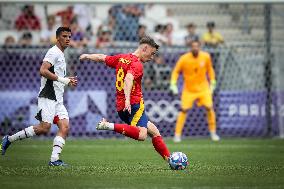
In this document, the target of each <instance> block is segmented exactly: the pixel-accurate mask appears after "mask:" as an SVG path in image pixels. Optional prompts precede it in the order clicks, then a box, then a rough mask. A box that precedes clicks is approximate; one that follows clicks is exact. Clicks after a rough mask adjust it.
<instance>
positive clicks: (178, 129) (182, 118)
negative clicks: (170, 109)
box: [175, 111, 187, 136]
mask: <svg viewBox="0 0 284 189" xmlns="http://www.w3.org/2000/svg"><path fill="white" fill-rule="evenodd" d="M186 115H187V113H185V112H182V111H181V112H180V113H179V115H178V118H177V122H176V130H175V136H181V134H182V129H183V127H184V123H185V120H186Z"/></svg>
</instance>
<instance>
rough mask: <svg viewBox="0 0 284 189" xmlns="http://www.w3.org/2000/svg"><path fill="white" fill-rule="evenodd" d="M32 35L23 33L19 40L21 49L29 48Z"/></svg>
mask: <svg viewBox="0 0 284 189" xmlns="http://www.w3.org/2000/svg"><path fill="white" fill-rule="evenodd" d="M32 41H33V35H32V34H31V32H24V33H23V35H22V36H21V38H20V40H19V45H21V46H23V47H29V46H31V45H32Z"/></svg>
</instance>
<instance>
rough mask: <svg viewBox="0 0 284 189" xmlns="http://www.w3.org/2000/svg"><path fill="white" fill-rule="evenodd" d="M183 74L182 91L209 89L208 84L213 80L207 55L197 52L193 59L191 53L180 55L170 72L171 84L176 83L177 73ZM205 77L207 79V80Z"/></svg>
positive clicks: (212, 71) (211, 68)
mask: <svg viewBox="0 0 284 189" xmlns="http://www.w3.org/2000/svg"><path fill="white" fill-rule="evenodd" d="M180 72H181V73H182V74H183V79H184V86H183V90H187V91H189V92H201V91H204V90H208V89H209V82H208V79H209V80H210V81H212V80H215V73H214V69H213V67H212V62H211V57H210V55H209V53H207V52H204V51H199V54H198V56H197V57H196V58H195V57H193V55H192V53H191V52H188V53H185V54H184V55H182V56H181V57H180V58H179V60H178V62H177V63H176V66H175V68H174V70H173V72H172V76H171V83H176V82H177V79H178V76H179V73H180ZM207 76H208V77H209V78H208V79H207Z"/></svg>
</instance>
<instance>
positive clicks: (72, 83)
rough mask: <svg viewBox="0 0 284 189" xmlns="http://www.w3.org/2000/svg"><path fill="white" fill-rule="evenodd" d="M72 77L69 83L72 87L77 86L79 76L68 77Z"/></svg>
mask: <svg viewBox="0 0 284 189" xmlns="http://www.w3.org/2000/svg"><path fill="white" fill-rule="evenodd" d="M68 78H69V79H70V82H69V83H68V85H69V86H72V87H76V86H77V84H78V79H77V77H76V76H75V77H68Z"/></svg>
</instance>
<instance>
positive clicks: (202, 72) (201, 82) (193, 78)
mask: <svg viewBox="0 0 284 189" xmlns="http://www.w3.org/2000/svg"><path fill="white" fill-rule="evenodd" d="M180 72H181V73H182V74H183V79H184V85H183V90H182V95H181V111H180V112H179V115H178V118H177V122H176V129H175V136H174V142H180V141H181V135H182V129H183V127H184V123H185V121H186V116H187V111H188V110H189V109H191V108H192V106H193V104H194V102H195V101H196V102H197V105H198V106H205V108H206V112H207V120H208V127H209V131H210V136H211V139H212V140H213V141H218V140H220V137H219V136H218V135H217V134H216V119H215V112H214V109H213V100H212V96H213V95H212V94H213V91H214V89H215V87H216V80H215V72H214V69H213V67H212V63H211V57H210V55H209V53H207V52H204V51H201V50H200V42H199V41H193V42H192V43H191V51H190V52H188V53H185V54H184V55H182V56H181V57H180V58H179V60H178V62H177V63H176V66H175V68H174V70H173V72H172V76H171V84H170V90H171V91H172V93H173V94H178V88H177V79H178V77H179V74H180Z"/></svg>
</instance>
